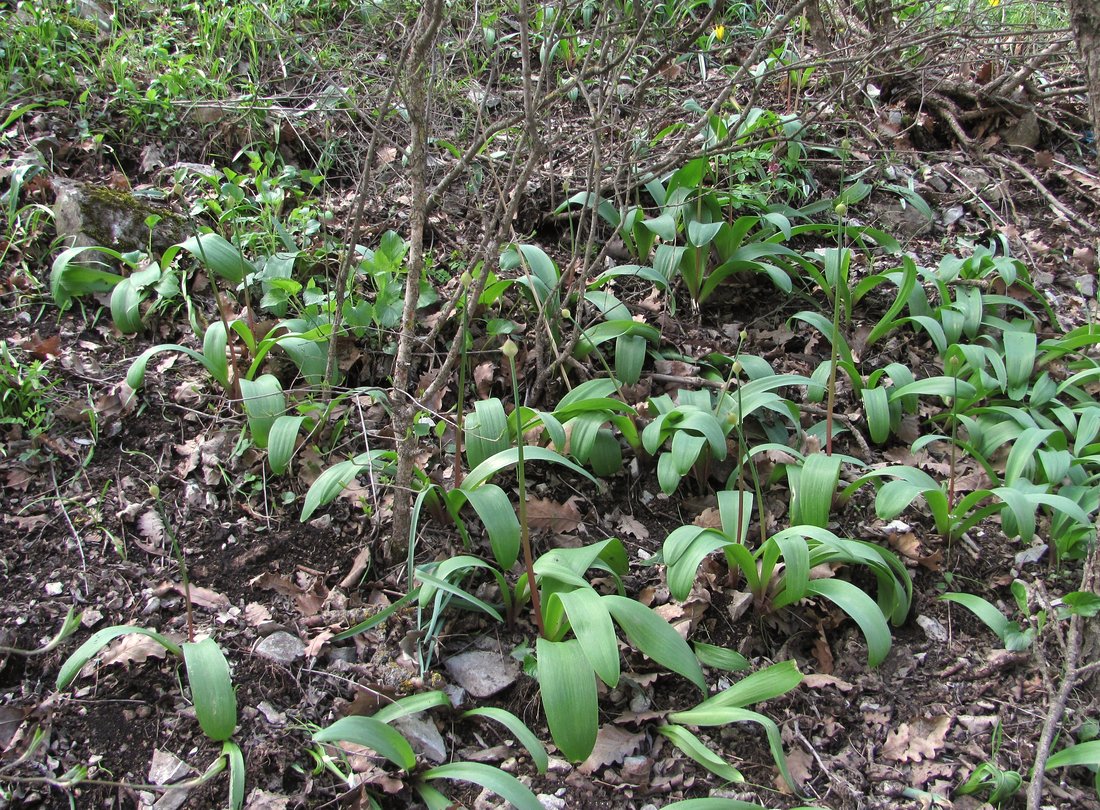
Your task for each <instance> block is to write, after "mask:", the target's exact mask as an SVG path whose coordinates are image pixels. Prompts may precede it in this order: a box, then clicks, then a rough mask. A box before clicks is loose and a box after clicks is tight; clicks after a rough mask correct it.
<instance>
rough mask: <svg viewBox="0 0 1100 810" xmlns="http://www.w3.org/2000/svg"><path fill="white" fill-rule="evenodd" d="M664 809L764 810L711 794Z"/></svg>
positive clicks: (801, 809) (679, 802) (798, 809)
mask: <svg viewBox="0 0 1100 810" xmlns="http://www.w3.org/2000/svg"><path fill="white" fill-rule="evenodd" d="M665 810H764V808H763V807H762V806H761V805H759V804H753V803H751V802H743V801H741V800H740V799H726V798H722V797H719V796H711V797H707V798H704V799H682V800H681V801H678V802H673V803H672V804H666V805H665ZM796 810H814V808H805V807H800V808H796Z"/></svg>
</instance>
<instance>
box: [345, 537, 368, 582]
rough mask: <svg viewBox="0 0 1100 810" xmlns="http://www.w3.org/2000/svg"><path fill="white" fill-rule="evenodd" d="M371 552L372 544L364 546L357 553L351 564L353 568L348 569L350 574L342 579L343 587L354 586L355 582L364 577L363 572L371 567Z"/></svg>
mask: <svg viewBox="0 0 1100 810" xmlns="http://www.w3.org/2000/svg"><path fill="white" fill-rule="evenodd" d="M370 562H371V553H370V546H363V548H362V550H361V551H360V552H359V553H358V554H356V555H355V560H354V561H353V562H352V564H351V570H350V571H348V575H347V576H346V577H344V578H343V579H342V580H340V587H341V588H353V587H355V584H356V583H357V582H359V580H361V579H362V578H363V574H365V573H366V572H367V569H368V568H370Z"/></svg>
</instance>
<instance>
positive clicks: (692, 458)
mask: <svg viewBox="0 0 1100 810" xmlns="http://www.w3.org/2000/svg"><path fill="white" fill-rule="evenodd" d="M738 364H739V366H740V369H741V370H743V371H745V372H747V373H748V375H749V377H750V379H749V380H748V381H746V382H740V381H737V382H736V390H734V391H733V392H732V393H731V392H730V391H729V390H728V387H727V389H723V390H720V391H719V392H718V394H717V396H716V398H715V399H712V398H711V394H710V393H709V392H707V391H690V390H684V389H681V390H679V391H678V392H676V399H675V400H674V399H673V398H672V397H671V396H670V395H668V394H661V395H660V396H657V397H653V398H652V399H650V402H649V405H650V408H651V409H652V410H653V411H655V412H656V413H655V415H654V417H653V419H652V421H651V422H650V423H649V424H648V425H646V426H645V428H644V429H643V430H642V435H641V439H642V446H643V447H644V448H645V450H646V452H647V453H649V454H650V455H652V456H656V457H657V480H658V482H659V483H660V485H661V490H662V491H663V492H665V493H672V492H673V491H675V490H676V488H677V487H678V486H679V484H680V481H681V480H682V479H683V477H684V476H685V475H688V474H689V473H692V474H694V475H695V477H696V480H697V481H698V482H699V483H700V485H702V484H703V483H704V482H705V481H706V478H707V464H708V463H709V461H710V460H711V459H714V460H717V461H721V460H722V459H724V458H725V457H726V454H727V452H728V447H727V443H726V437H727V436H728V435H729V434H730V433H731V432H732V431H733V430H734V428H735V427H736V426H737V425H740V424H744V423H745V422H746V420H748V419H749V418H753V419H755V420H756V421H757V422H759V423H761V424H762V425H763V426H764V429H765V431H767V430H768V425H769V420H771V419H773V418H774V417H779V418H780V419H782V420H783V421H786V422H787V423H788V424H790V425H792V426H793V427H795V429H796V430H797V429H798V427H799V422H798V409H797V407H796V406H795V405H794V404H793V403H792V402H790V401H789V400H786V399H784V398H783V397H781V396H779V395H778V394H777V393H775V391H776V389H779V388H783V387H785V386H790V385H804V384H807V383H809V382H810V380H809V379H808V378H806V377H803V376H801V375H798V374H775V373H774V372H773V371H772V369H771V366H769V365H768V364H767V363H766V362H765V361H763V360H760V359H759V358H753V357H749V356H743V355H739V357H738ZM735 373H739V371H737V370H736V369H735ZM729 383H730V384H734V381H733V379H732V378H731V380H730V381H729ZM783 438H786V436H785V435H784V436H783ZM666 443H667V444H668V447H669V449H668V450H667V451H662V448H663V447H664V446H665V444H666Z"/></svg>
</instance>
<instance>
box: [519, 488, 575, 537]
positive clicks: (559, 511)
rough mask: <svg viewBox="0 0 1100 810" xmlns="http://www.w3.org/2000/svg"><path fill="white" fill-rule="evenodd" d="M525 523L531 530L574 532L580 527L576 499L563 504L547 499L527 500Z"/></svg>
mask: <svg viewBox="0 0 1100 810" xmlns="http://www.w3.org/2000/svg"><path fill="white" fill-rule="evenodd" d="M527 523H528V525H529V526H530V527H531V528H532V529H547V530H549V531H552V532H559V533H561V532H575V531H576V530H577V527H578V526H580V525H581V513H580V510H579V509H577V502H576V497H575V496H574V497H572V498H570V499H569V500H567V501H566V502H565V503H558V502H557V501H554V500H550V499H548V498H528V499H527Z"/></svg>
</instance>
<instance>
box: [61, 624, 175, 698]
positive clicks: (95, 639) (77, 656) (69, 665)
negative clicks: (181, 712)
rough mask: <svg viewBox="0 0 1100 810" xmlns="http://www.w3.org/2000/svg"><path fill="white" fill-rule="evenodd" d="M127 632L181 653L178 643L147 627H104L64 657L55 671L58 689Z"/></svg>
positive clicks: (64, 686) (171, 651)
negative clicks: (59, 667)
mask: <svg viewBox="0 0 1100 810" xmlns="http://www.w3.org/2000/svg"><path fill="white" fill-rule="evenodd" d="M129 633H137V634H138V635H142V636H148V637H149V638H151V639H153V641H155V642H157V643H158V644H160V645H161V646H162V647H164V649H166V650H168V652H170V653H172V654H173V655H176V656H180V655H183V651H182V650H181V649H180V646H179V645H178V644H176V643H175V642H174V641H170V640H169V639H168V638H166V637H165V636H162V635H161V634H160V633H157V632H156V631H154V630H150V629H148V628H147V627H135V626H133V625H128V624H119V625H114V626H113V627H105V628H104V629H102V630H99V631H97V632H95V633H93V634H92V636H91V638H89V639H88V640H87V641H85V642H84V643H83V644H81V645H80V646H79V647H77V648H76V650H75V651H74V652H73V654H72V655H70V656H69V657H68V658H66V659H65V663H64V664H62V665H61V671H60V672H58V673H57V681H56V683H55V686H56V688H57V689H59V690H60V689H65V688H66V687H68V685H69V684H71V683H72V682H73V680H75V678H76V676H77V675H79V674H80V670H82V669H83V668H84V665H85V664H87V663H88V662H89V661H90V660H91V659H92V658H94V657H95V655H96V654H97V653H99V651H100V650H102V649H103V648H104V647H106V646H107V645H108V644H110V643H111V642H112V641H114V640H115V639H116V638H118V637H119V636H125V635H128V634H129Z"/></svg>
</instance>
